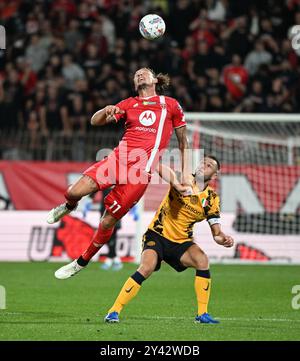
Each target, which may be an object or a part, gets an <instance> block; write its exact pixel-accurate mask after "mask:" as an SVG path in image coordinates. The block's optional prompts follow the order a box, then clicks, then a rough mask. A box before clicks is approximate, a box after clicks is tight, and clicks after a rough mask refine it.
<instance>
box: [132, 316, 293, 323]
mask: <svg viewBox="0 0 300 361" xmlns="http://www.w3.org/2000/svg"><path fill="white" fill-rule="evenodd" d="M130 318H134V319H139V317H130ZM141 318H143V319H145V318H146V319H149V320H186V319H188V318H187V317H174V316H143V317H141ZM215 319H216V320H220V321H246V322H252V321H263V322H298V323H299V322H300V320H292V319H287V318H243V317H215Z"/></svg>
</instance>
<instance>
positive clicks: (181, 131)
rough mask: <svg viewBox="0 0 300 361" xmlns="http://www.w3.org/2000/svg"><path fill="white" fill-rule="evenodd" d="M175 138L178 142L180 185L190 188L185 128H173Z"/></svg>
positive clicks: (187, 144)
mask: <svg viewBox="0 0 300 361" xmlns="http://www.w3.org/2000/svg"><path fill="white" fill-rule="evenodd" d="M175 133H176V137H177V140H178V147H179V149H180V152H181V162H182V183H183V184H184V185H189V186H191V185H192V184H191V181H190V174H191V173H192V172H191V169H190V162H189V143H188V139H187V135H186V126H182V127H179V128H175Z"/></svg>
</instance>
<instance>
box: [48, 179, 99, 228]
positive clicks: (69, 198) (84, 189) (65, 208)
mask: <svg viewBox="0 0 300 361" xmlns="http://www.w3.org/2000/svg"><path fill="white" fill-rule="evenodd" d="M98 189H99V188H98V185H97V183H96V182H95V181H94V180H93V179H92V178H91V177H89V176H87V175H84V176H82V177H81V178H80V179H79V180H78V181H77V182H76V183H74V184H73V185H71V186H70V187H69V188H68V189H67V191H66V193H65V198H66V202H65V203H63V204H60V205H59V206H57V207H55V208H53V209H51V211H50V212H49V214H48V217H47V222H48V223H49V224H52V223H55V222H58V221H59V220H60V219H61V218H62V217H64V216H65V215H67V214H69V213H70V212H72V211H73V210H74V209H75V208H76V207H77V204H78V202H79V201H80V199H81V198H82V197H84V196H86V195H88V194H91V193H94V192H96V191H97V190H98Z"/></svg>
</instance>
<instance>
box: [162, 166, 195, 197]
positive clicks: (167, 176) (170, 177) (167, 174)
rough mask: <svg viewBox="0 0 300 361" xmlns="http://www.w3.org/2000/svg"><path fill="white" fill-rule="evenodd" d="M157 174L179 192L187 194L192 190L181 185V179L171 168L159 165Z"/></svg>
mask: <svg viewBox="0 0 300 361" xmlns="http://www.w3.org/2000/svg"><path fill="white" fill-rule="evenodd" d="M157 172H158V174H159V175H160V177H161V178H162V179H163V180H164V181H166V182H167V183H169V184H170V185H171V186H172V187H174V188H175V189H177V190H178V192H180V193H183V194H186V193H187V192H188V191H190V190H191V189H190V187H187V186H184V185H182V184H180V182H179V179H178V178H177V176H176V173H175V172H174V171H173V169H171V168H170V167H168V166H166V165H164V164H162V163H159V164H158V166H157Z"/></svg>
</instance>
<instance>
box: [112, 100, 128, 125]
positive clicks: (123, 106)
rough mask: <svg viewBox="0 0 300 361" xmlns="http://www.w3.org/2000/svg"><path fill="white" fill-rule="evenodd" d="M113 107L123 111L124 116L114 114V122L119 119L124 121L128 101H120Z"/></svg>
mask: <svg viewBox="0 0 300 361" xmlns="http://www.w3.org/2000/svg"><path fill="white" fill-rule="evenodd" d="M115 106H116V107H119V108H120V109H122V110H124V111H125V113H124V114H114V118H115V119H116V122H118V121H119V120H120V119H125V120H126V110H127V109H128V106H129V99H125V100H122V101H120V102H119V103H117V104H116V105H115Z"/></svg>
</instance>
